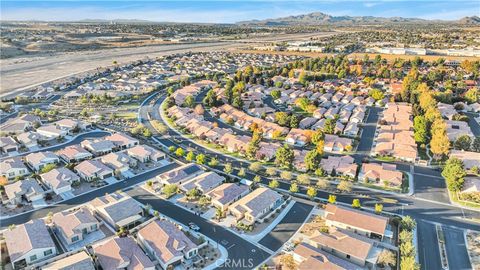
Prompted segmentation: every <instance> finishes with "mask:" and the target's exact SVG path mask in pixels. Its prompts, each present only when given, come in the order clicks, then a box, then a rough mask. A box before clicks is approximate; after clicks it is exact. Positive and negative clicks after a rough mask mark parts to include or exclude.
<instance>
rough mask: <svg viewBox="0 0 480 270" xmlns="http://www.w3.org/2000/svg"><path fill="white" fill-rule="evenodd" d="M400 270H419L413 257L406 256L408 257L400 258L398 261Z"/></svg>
mask: <svg viewBox="0 0 480 270" xmlns="http://www.w3.org/2000/svg"><path fill="white" fill-rule="evenodd" d="M400 269H402V270H404V269H405V270H406V269H408V270H419V269H420V266H419V265H418V263H417V262H416V261H415V257H414V256H408V257H405V256H402V257H401V260H400Z"/></svg>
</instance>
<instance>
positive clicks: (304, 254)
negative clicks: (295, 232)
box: [293, 242, 357, 270]
mask: <svg viewBox="0 0 480 270" xmlns="http://www.w3.org/2000/svg"><path fill="white" fill-rule="evenodd" d="M293 259H294V260H295V263H296V264H297V265H298V267H297V269H298V270H312V269H328V270H347V269H356V268H357V266H356V265H354V264H351V263H349V262H347V261H344V260H342V259H340V258H337V257H335V256H333V255H330V254H328V253H327V252H325V251H323V250H321V249H319V248H316V247H314V246H312V245H309V244H307V243H305V242H302V243H300V244H298V245H297V246H296V247H295V249H294V250H293Z"/></svg>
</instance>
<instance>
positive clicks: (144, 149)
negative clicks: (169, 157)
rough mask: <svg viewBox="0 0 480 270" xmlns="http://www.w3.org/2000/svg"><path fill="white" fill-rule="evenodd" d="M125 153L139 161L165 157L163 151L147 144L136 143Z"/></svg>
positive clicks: (158, 159)
mask: <svg viewBox="0 0 480 270" xmlns="http://www.w3.org/2000/svg"><path fill="white" fill-rule="evenodd" d="M127 154H128V155H129V156H131V157H133V158H135V159H136V160H138V161H140V162H143V163H145V162H149V161H155V162H157V161H160V160H162V159H165V153H163V152H160V151H158V150H156V149H155V148H153V147H150V146H148V145H137V146H135V147H132V148H129V149H128V150H127Z"/></svg>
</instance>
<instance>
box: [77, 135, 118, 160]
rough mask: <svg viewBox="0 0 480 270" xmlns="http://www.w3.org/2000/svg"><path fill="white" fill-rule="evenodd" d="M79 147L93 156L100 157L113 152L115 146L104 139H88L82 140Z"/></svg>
mask: <svg viewBox="0 0 480 270" xmlns="http://www.w3.org/2000/svg"><path fill="white" fill-rule="evenodd" d="M80 145H81V146H82V147H83V148H85V149H87V150H88V151H90V152H91V153H92V154H94V155H95V156H101V155H105V154H108V153H110V152H112V151H113V149H115V148H116V147H117V146H116V145H115V144H114V143H113V142H112V141H108V140H105V139H101V140H100V139H94V140H92V139H89V140H84V141H82V142H81V143H80Z"/></svg>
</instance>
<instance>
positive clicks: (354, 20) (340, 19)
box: [237, 12, 479, 26]
mask: <svg viewBox="0 0 480 270" xmlns="http://www.w3.org/2000/svg"><path fill="white" fill-rule="evenodd" d="M428 22H452V23H462V24H467V23H468V24H472V23H479V17H478V16H473V17H465V18H462V19H461V20H458V21H438V20H437V21H429V20H424V19H419V18H403V17H390V18H383V17H373V16H332V15H328V14H325V13H322V12H313V13H309V14H303V15H297V16H288V17H283V18H276V19H266V20H252V21H242V22H237V24H240V25H264V26H288V25H327V24H378V23H381V24H385V23H428Z"/></svg>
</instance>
